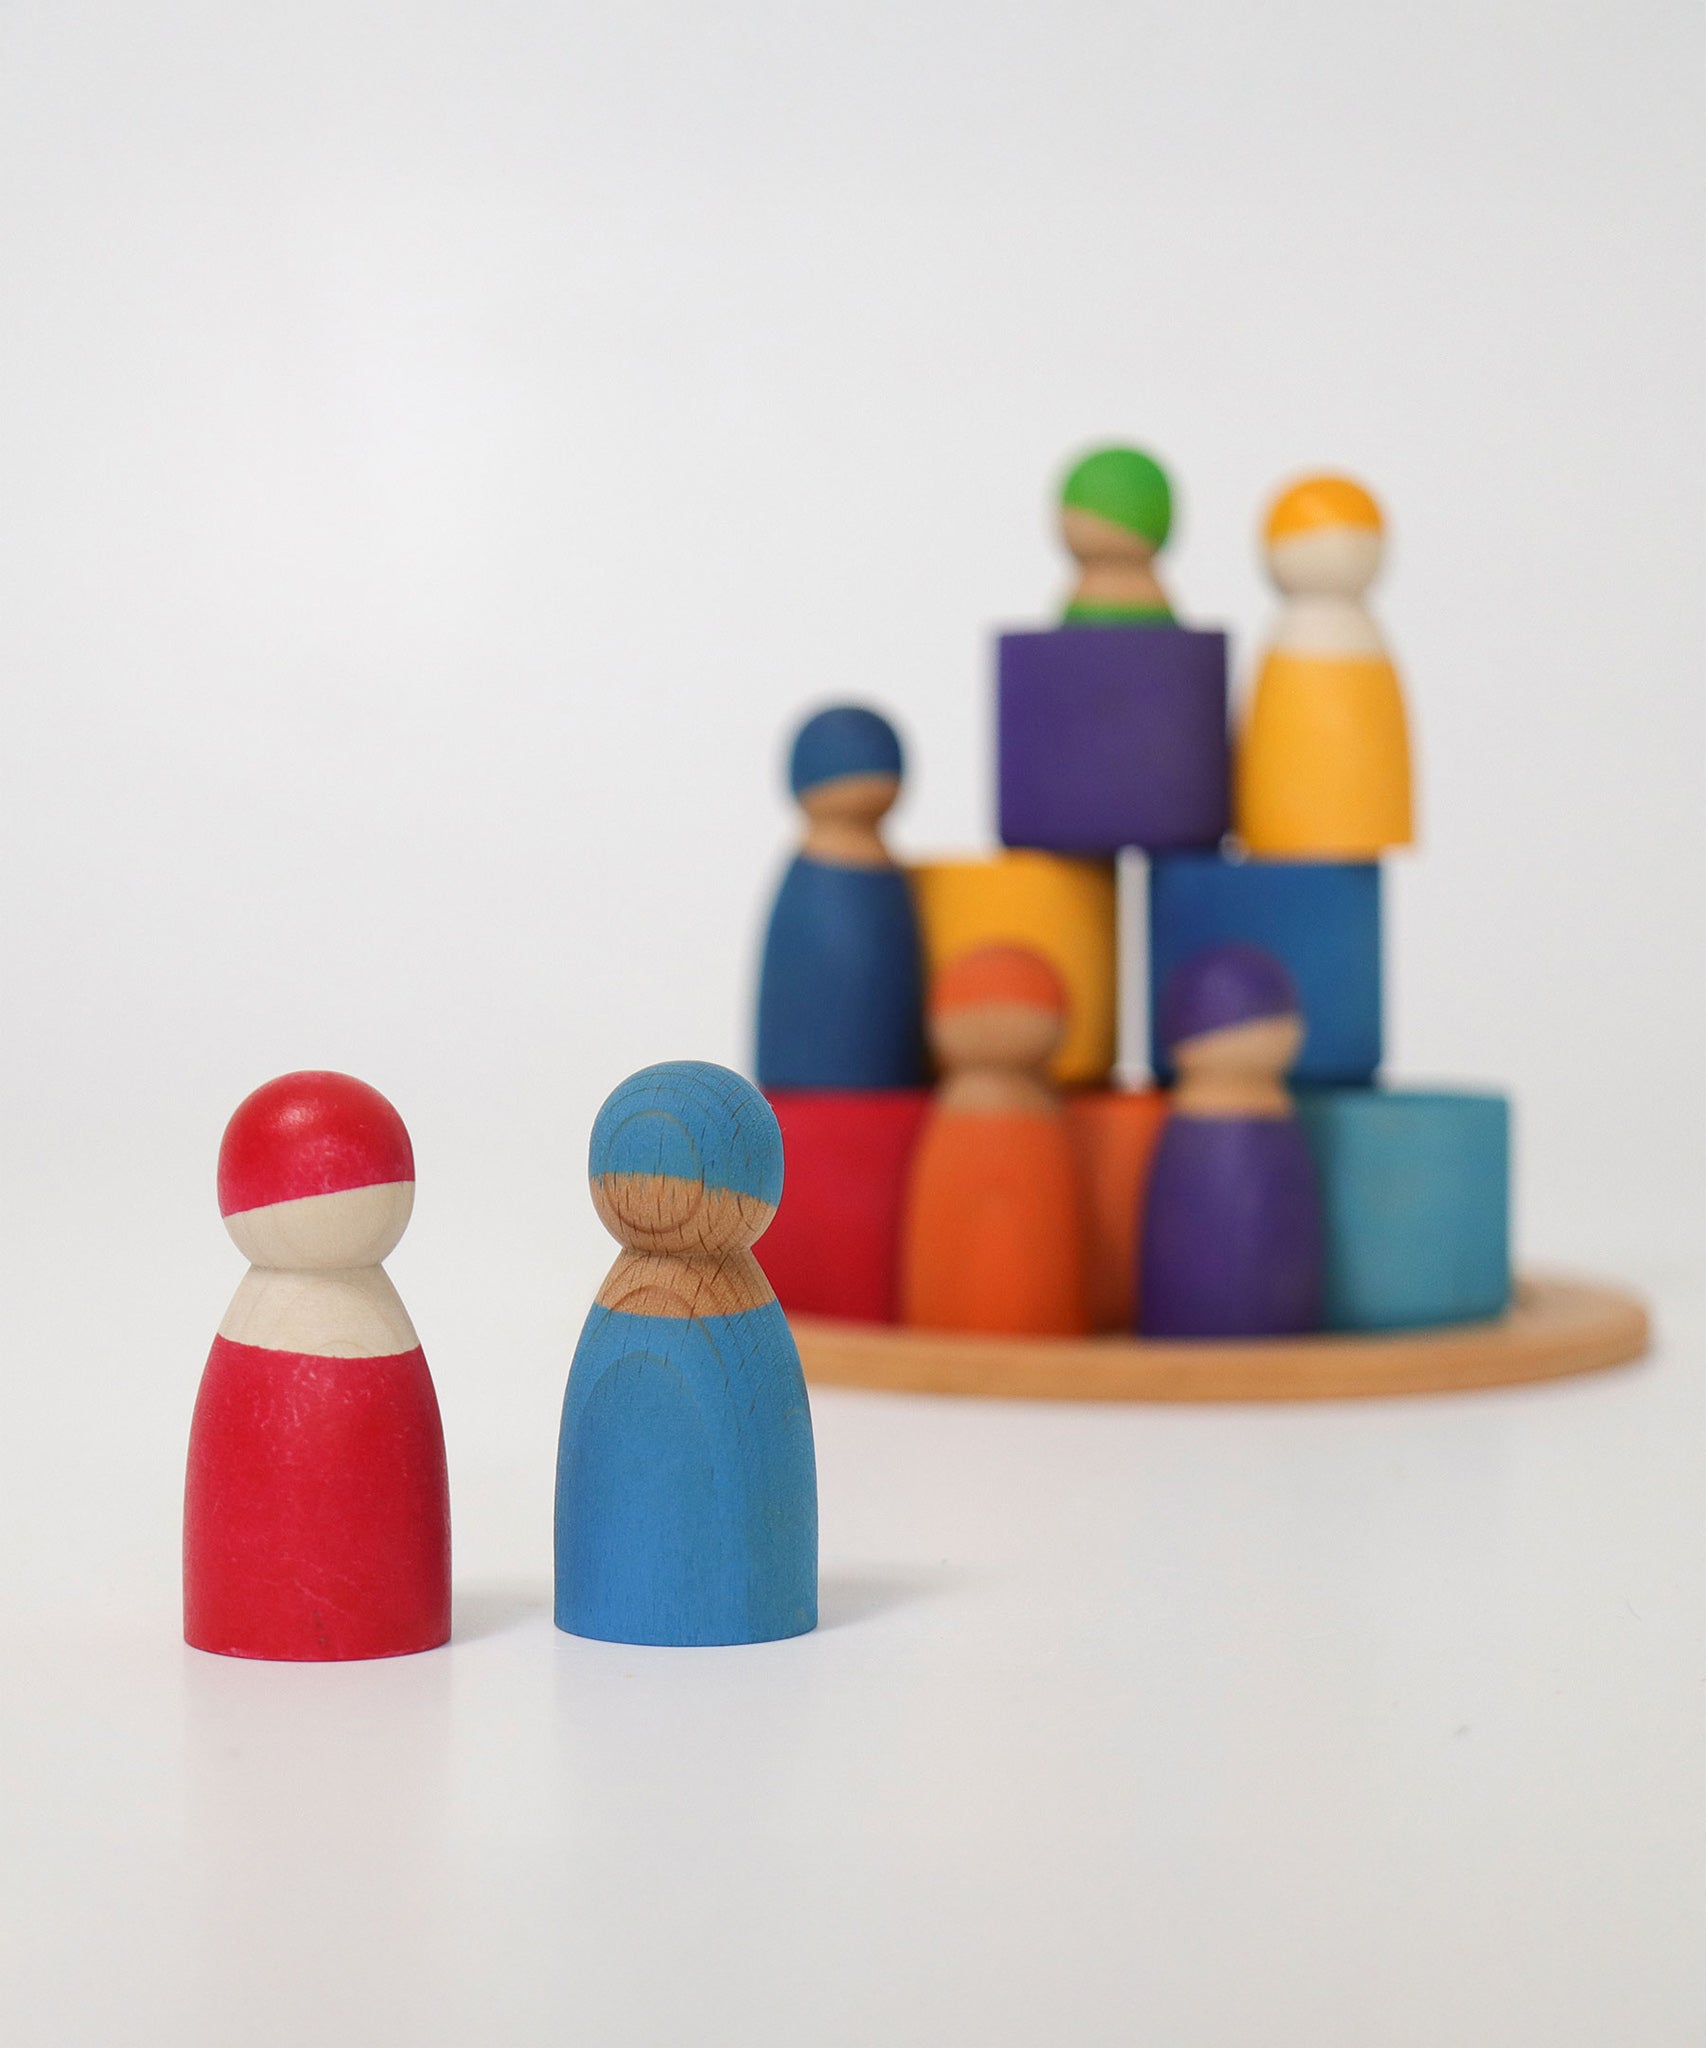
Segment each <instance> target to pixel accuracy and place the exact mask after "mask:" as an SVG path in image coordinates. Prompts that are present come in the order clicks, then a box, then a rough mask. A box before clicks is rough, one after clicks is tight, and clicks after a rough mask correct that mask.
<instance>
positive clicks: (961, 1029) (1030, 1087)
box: [901, 946, 1090, 1337]
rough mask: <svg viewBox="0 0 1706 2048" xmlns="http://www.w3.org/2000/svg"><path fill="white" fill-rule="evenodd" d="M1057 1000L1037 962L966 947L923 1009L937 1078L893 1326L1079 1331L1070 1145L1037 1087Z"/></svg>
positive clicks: (1081, 1262) (1057, 985) (1083, 1279)
mask: <svg viewBox="0 0 1706 2048" xmlns="http://www.w3.org/2000/svg"><path fill="white" fill-rule="evenodd" d="M1066 1008H1067V995H1066V989H1065V985H1064V984H1063V983H1062V981H1061V979H1060V977H1059V975H1058V974H1057V973H1056V972H1055V970H1054V969H1053V968H1052V967H1051V966H1050V965H1049V963H1048V962H1047V961H1046V960H1044V959H1043V958H1042V957H1041V955H1040V954H1036V953H1032V952H1030V951H1028V950H1027V949H1025V948H1024V947H1019V946H987V947H980V948H979V949H978V950H976V951H975V952H972V953H967V954H964V955H962V956H961V958H960V959H958V960H956V961H952V962H950V963H949V965H948V966H947V967H946V968H944V969H943V971H942V972H941V974H939V975H938V976H937V978H936V981H935V984H934V986H933V987H932V990H931V995H930V1035H931V1039H932V1042H933V1044H934V1045H935V1048H936V1053H937V1057H938V1059H939V1060H940V1061H941V1064H942V1067H943V1069H944V1072H945V1074H946V1079H945V1080H944V1082H943V1084H942V1087H941V1089H940V1090H939V1091H938V1094H937V1099H936V1102H935V1104H934V1106H933V1108H932V1110H931V1112H930V1116H929V1119H928V1120H927V1122H926V1124H925V1126H924V1132H923V1135H922V1137H921V1139H920V1141H919V1146H918V1150H917V1152H916V1153H915V1154H914V1156H913V1162H912V1174H911V1181H910V1185H909V1187H908V1191H907V1203H906V1216H905V1222H904V1226H903V1246H902V1264H901V1319H902V1321H903V1322H907V1323H911V1324H914V1325H916V1326H918V1327H920V1328H925V1329H938V1330H982V1331H990V1332H997V1331H999V1332H1007V1333H1012V1334H1016V1335H1024V1336H1039V1337H1040V1336H1079V1335H1082V1334H1084V1333H1085V1332H1087V1331H1088V1329H1089V1327H1090V1302H1089V1277H1088V1268H1087V1253H1086V1238H1085V1227H1084V1226H1085V1218H1084V1205H1083V1199H1082V1196H1081V1193H1080V1189H1079V1181H1078V1167H1077V1162H1076V1158H1075V1154H1074V1150H1073V1144H1072V1138H1071V1134H1070V1132H1069V1131H1068V1129H1067V1125H1066V1120H1065V1117H1064V1115H1063V1114H1062V1111H1061V1106H1060V1103H1059V1100H1058V1098H1057V1097H1056V1096H1055V1094H1054V1091H1053V1089H1052V1088H1051V1087H1050V1085H1049V1083H1048V1081H1047V1079H1046V1069H1047V1065H1048V1061H1049V1059H1050V1057H1051V1055H1052V1054H1053V1052H1054V1050H1055V1047H1056V1045H1057V1044H1058V1043H1059V1040H1060V1035H1061V1032H1062V1031H1063V1030H1064V1028H1065V1018H1066Z"/></svg>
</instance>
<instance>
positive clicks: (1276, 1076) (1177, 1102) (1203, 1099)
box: [1171, 1015, 1303, 1116]
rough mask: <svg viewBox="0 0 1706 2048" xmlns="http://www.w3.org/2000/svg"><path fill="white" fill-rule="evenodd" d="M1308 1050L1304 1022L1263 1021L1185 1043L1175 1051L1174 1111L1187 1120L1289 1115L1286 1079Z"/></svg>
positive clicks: (1296, 1018)
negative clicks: (1192, 1118)
mask: <svg viewBox="0 0 1706 2048" xmlns="http://www.w3.org/2000/svg"><path fill="white" fill-rule="evenodd" d="M1302 1049H1303V1019H1302V1018H1301V1017H1299V1016H1296V1015H1290V1016H1284V1017H1258V1018H1255V1019H1253V1020H1252V1021H1251V1022H1250V1023H1248V1024H1229V1025H1227V1026H1226V1028H1225V1029H1224V1030H1221V1031H1205V1032H1204V1033H1203V1034H1202V1035H1201V1037H1199V1038H1185V1039H1181V1040H1180V1041H1179V1043H1178V1044H1177V1045H1175V1046H1174V1047H1173V1048H1172V1049H1171V1056H1172V1061H1173V1069H1174V1072H1175V1073H1176V1075H1177V1076H1178V1081H1177V1094H1176V1096H1175V1098H1174V1108H1175V1110H1176V1111H1177V1112H1179V1113H1181V1114H1183V1115H1186V1116H1284V1115H1286V1114H1287V1113H1288V1111H1289V1110H1290V1108H1291V1097H1290V1096H1289V1095H1288V1094H1287V1092H1286V1087H1285V1077H1286V1075H1287V1074H1288V1073H1290V1071H1291V1069H1292V1067H1293V1066H1294V1065H1295V1064H1296V1061H1297V1055H1298V1053H1299V1052H1300V1051H1301V1050H1302Z"/></svg>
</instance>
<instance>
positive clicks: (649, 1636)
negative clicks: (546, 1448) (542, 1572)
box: [556, 1301, 817, 1646]
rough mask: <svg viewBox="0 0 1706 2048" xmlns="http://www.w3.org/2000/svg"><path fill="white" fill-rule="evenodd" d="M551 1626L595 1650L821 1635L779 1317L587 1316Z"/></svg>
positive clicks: (807, 1442)
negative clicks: (594, 1644) (588, 1640)
mask: <svg viewBox="0 0 1706 2048" xmlns="http://www.w3.org/2000/svg"><path fill="white" fill-rule="evenodd" d="M556 1520H557V1601H556V1619H557V1626H558V1627H559V1628H561V1629H566V1630H568V1631H569V1633H570V1634H572V1635H579V1636H592V1637H596V1638H598V1639H600V1640H602V1641H605V1642H617V1643H660V1644H674V1645H683V1646H685V1645H692V1644H712V1643H758V1642H771V1641H774V1640H775V1639H777V1638H778V1637H782V1636H795V1635H803V1634H804V1633H805V1632H806V1630H808V1629H810V1628H813V1627H815V1626H816V1624H817V1467H816V1460H815V1457H814V1453H813V1448H812V1424H811V1410H810V1408H809V1406H808V1405H807V1400H806V1386H805V1378H804V1375H803V1374H802V1373H801V1370H800V1359H799V1353H798V1351H797V1350H796V1349H795V1346H794V1339H793V1336H792V1333H791V1332H790V1331H789V1328H788V1324H787V1319H786V1318H785V1317H784V1315H783V1313H782V1311H781V1309H780V1308H779V1307H778V1306H777V1305H776V1303H775V1302H773V1301H772V1302H768V1303H766V1304H764V1306H762V1307H760V1308H752V1309H743V1310H741V1311H740V1312H739V1313H738V1314H734V1315H721V1316H706V1317H682V1316H654V1315H629V1314H627V1313H626V1312H625V1311H623V1310H621V1309H612V1308H605V1307H595V1308H594V1309H593V1311H592V1313H591V1314H590V1315H589V1316H588V1317H587V1321H586V1327H585V1329H584V1330H583V1331H582V1333H581V1340H580V1343H579V1345H578V1346H577V1347H576V1350H575V1357H574V1364H573V1365H572V1367H571V1368H570V1372H569V1385H568V1392H567V1394H566V1395H565V1397H564V1401H563V1426H562V1434H561V1437H560V1439H559V1444H558V1454H557V1518H556Z"/></svg>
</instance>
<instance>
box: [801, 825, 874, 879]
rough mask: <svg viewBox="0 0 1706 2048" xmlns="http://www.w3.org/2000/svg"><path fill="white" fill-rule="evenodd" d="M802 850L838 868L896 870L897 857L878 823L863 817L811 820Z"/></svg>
mask: <svg viewBox="0 0 1706 2048" xmlns="http://www.w3.org/2000/svg"><path fill="white" fill-rule="evenodd" d="M800 851H801V852H802V853H803V854H804V855H805V856H806V858H807V859H808V860H819V861H822V862H824V864H825V865H826V866H828V867H835V868H892V867H893V866H894V861H893V858H892V857H891V856H890V853H889V850H888V848H887V847H886V846H885V845H884V844H883V841H882V835H881V833H879V832H878V830H877V828H876V826H875V824H871V823H867V822H866V821H865V820H864V819H861V818H810V819H808V820H807V822H806V836H805V840H804V842H803V843H802V845H801V847H800Z"/></svg>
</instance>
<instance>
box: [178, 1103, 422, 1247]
mask: <svg viewBox="0 0 1706 2048" xmlns="http://www.w3.org/2000/svg"><path fill="white" fill-rule="evenodd" d="M414 1177H415V1153H414V1147H413V1146H412V1145H411V1144H410V1143H409V1134H408V1132H407V1131H406V1130H405V1129H404V1127H403V1119H402V1118H401V1117H400V1116H399V1115H398V1114H397V1112H396V1111H395V1110H394V1109H393V1108H392V1107H391V1105H390V1103H388V1102H387V1101H386V1100H385V1098H384V1096H383V1095H381V1094H380V1092H379V1090H378V1089H377V1088H370V1087H368V1085H367V1083H366V1082H365V1081H358V1080H356V1079H355V1078H354V1076H353V1075H350V1074H330V1073H302V1074H281V1075H280V1076H279V1078H278V1079H277V1080H276V1081H268V1082H266V1083H265V1084H264V1085H263V1086H261V1087H259V1088H257V1089H256V1090H255V1092H254V1094H253V1095H250V1096H248V1097H246V1098H245V1100H244V1101H242V1102H240V1103H239V1104H238V1106H237V1112H236V1114H235V1115H234V1116H233V1117H232V1119H231V1121H230V1122H229V1123H228V1124H227V1125H226V1126H225V1137H224V1140H223V1142H222V1143H221V1145H220V1147H219V1213H220V1215H221V1216H235V1215H237V1214H239V1213H240V1212H241V1211H242V1210H244V1209H264V1208H266V1207H267V1206H268V1204H270V1203H272V1202H296V1201H300V1200H301V1199H302V1198H303V1197H304V1196H305V1195H341V1194H343V1193H344V1192H345V1191H346V1190H348V1189H350V1188H376V1187H383V1186H385V1185H386V1184H387V1183H389V1182H392V1181H400V1180H413V1179H414Z"/></svg>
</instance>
